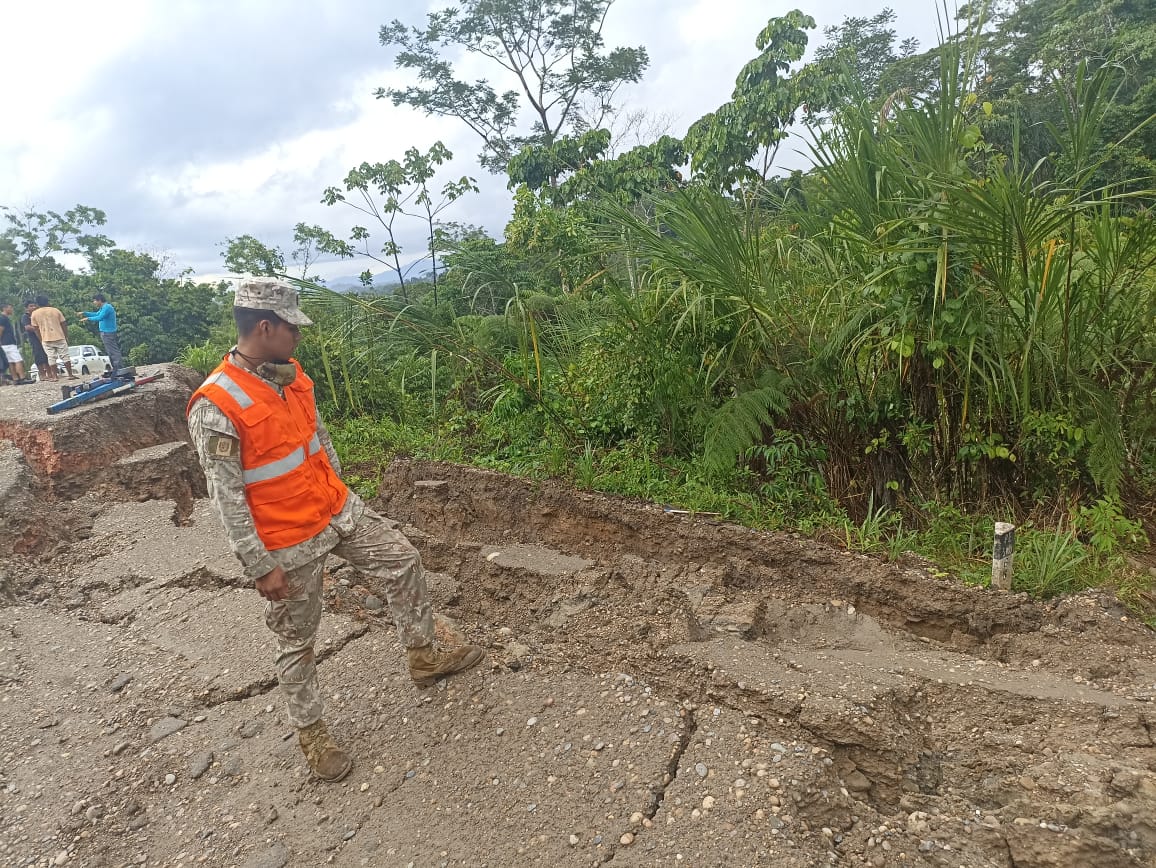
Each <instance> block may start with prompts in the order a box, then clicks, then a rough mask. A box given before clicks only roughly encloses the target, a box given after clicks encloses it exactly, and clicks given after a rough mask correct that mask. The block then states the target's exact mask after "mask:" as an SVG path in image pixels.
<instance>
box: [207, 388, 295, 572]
mask: <svg viewBox="0 0 1156 868" xmlns="http://www.w3.org/2000/svg"><path fill="white" fill-rule="evenodd" d="M189 434H190V435H191V437H192V441H193V448H194V449H196V450H197V458H198V459H199V460H200V462H201V469H202V470H204V471H205V481H206V482H207V483H208V488H209V499H210V502H211V503H212V504H213V509H214V510H215V511H216V513H217V517H218V518H220V520H221V524H222V525H224V527H225V533H226V534H227V535H228V537H229V545H230V546H231V547H232V549H233V554H235V555H236V556H237V559H238V560H239V561H240V562H241V566H242V567H243V568H244V570H245V575H246V576H248V577H249V578H250V579H259V578H261V576H264V575H266V574H268V573H269V572H271V571H272V570H273V569H274V568H275V567H276V566H277V562H276V561H275V560H274V559H273V557H272V556H271V555H270V554H269V551H268V549H266V548H265V544H264V543H263V542H261V538H260V537H259V536H257V528H256V527H255V526H254V524H253V515H252V513H250V512H249V504H248V502H247V501H246V500H245V485H244V482H243V481H242V478H241V444H240V441H239V440H238V439H237V429H236V428H234V427H233V423H232V422H230V421H229V418H228V417H227V416H226V415H225V414H224V413H222V412H221V411H220V410H219V409H218V408H217V407H216V406H215V405H214V404H213V402H212V401H209V400H207V399H205V398H201V399H200V400H198V401H197V402H196V403H195V404H193V407H192V410H191V412H190V413H189Z"/></svg>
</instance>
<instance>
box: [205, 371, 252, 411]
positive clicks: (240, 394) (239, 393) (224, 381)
mask: <svg viewBox="0 0 1156 868" xmlns="http://www.w3.org/2000/svg"><path fill="white" fill-rule="evenodd" d="M213 384H216V385H218V386H220V387H221V388H222V389H224V390H225V391H226V392H228V393H229V397H230V398H232V399H233V400H234V401H236V402H237V403H238V404H240V405H241V409H242V410H244V409H246V408H248V407H252V406H253V399H252V398H250V397H249V396H248V395H247V394H245V390H244V389H242V388H241V387H240V386H239V385H237V381H236V380H234V379H233V378H232V377H230V376H229V375H228V374H226V373H225V372H224V371H217V373H215V374H213V375H212V376H211V377H209V378H208V379H206V380H205V382H204V383H203V384H202V386H201V387H202V388H204V387H205V386H211V385H213Z"/></svg>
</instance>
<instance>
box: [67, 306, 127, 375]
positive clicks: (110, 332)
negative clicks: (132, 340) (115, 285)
mask: <svg viewBox="0 0 1156 868" xmlns="http://www.w3.org/2000/svg"><path fill="white" fill-rule="evenodd" d="M92 304H93V307H94V308H95V310H94V311H92V312H90V311H86V310H78V311H77V313H78V314H80V315H81V316H83V317H84V318H85V319H87V320H88V321H89V322H94V323H96V327H97V328H98V329H99V330H100V339H101V341H102V342H103V343H104V351H105V352H106V353H108V361H109V363H110V364H111V365H112V369H113V370H114V371H119V370H120V369H121V368H122V367H124V357H123V356H121V354H120V339H119V338H118V337H117V335H116V310H115V309H114V308H113V306H112V305H111V304H109V303H108V302H107V301H105V300H104V296H103V295H102V294H101V293H99V292H98V293H96V295H94V296H93V297H92Z"/></svg>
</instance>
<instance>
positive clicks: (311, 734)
mask: <svg viewBox="0 0 1156 868" xmlns="http://www.w3.org/2000/svg"><path fill="white" fill-rule="evenodd" d="M297 740H298V741H299V742H300V743H301V752H302V753H304V754H305V761H306V762H307V763H309V768H310V770H312V772H313V774H315V775H317V777H319V778H321V780H323V781H339V780H341V779H342V778H343V777H345V776H346V775H347V774H349V770H350V769H351V768H353V759H352V758H351V757H350V756H349V754H347V753H346V752H345V751H343V750H342V749H341V748H339V747H338V746H337V743H336V742H335V741H334V740H333V737H332V736H331V735H330V734H329V731H328V730H327V729H326V728H325V721H324V720H318V721H316V722H314V723H311V724H309V726H307V727H305V728H304V729H299V730H297Z"/></svg>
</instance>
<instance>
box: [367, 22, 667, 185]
mask: <svg viewBox="0 0 1156 868" xmlns="http://www.w3.org/2000/svg"><path fill="white" fill-rule="evenodd" d="M613 2H614V0H570V2H562V0H459V2H458V3H456V4H454V5H452V6H449V7H447V8H444V9H441V10H439V11H435V12H431V13H429V15H428V18H427V22H426V26H425V28H419V27H412V26H409V25H406V24H404V23H402V22H401V21H398V20H394V21H393V22H392V23H390V24H387V25H385V26H383V27H382V28H381V31H380V34H379V35H380V40H381V44H382V45H384V46H386V47H397V48H399V49H400V50H399V51H398V54H397V57H396V59H395V62H396V64H397V66H398V67H399V68H401V69H412V70H415V71H416V72H417V75H418V80H419V82H420V84H417V85H411V86H408V87H404V88H378V90H377V91H376V95H377V96H378V98H388V99H390V100H391V101H392V102H393V104H394V105H395V106H400V105H408V106H411V107H412V108H416V109H419V110H420V111H422V112H424V113H425V114H427V115H441V116H445V117H456V118H458V119H459V120H461V121H462V122H463V123H465V124H466V125H467V126H468V127H469V128H470V129H472V130H473V131H474V132H475V133H477V135H478V136H479V137H480V138H481V140H482V143H483V144H482V152H481V154H480V155H479V157H478V159H479V161H480V162H481V164H482V165H483V166H485V167H486V168H487V169H489V170H490V171H491V172H495V173H500V172H503V171H505V169H506V164H507V163H508V162H509V160H510V158H511V157H512V156H513V155H514V154H516V153H517V152H518V151H519V150H520V149H521V148H523V147H525V146H526V145H535V144H544V145H549V144H551V143H553V142H554V140H555V139H556V138H558V136H560V135H562V134H563V133H565V132H582V131H583V130H587V129H593V128H597V127H599V126H601V124H602V121H603V120H604V119H605V118H606V117H607V115H608V114H610V113H612V112H613V110H614V97H615V95H616V94H617V92H618V90H619V88H621V87H622V85H624V84H626V83H628V82H637V81H638V80H639V79H641V78H642V74H643V72H644V71H645V69H646V67H647V65H648V63H649V58H648V56H647V53H646V49H645V48H643V47H641V46H639V47H637V48H621V47H620V48H614V49H612V50H609V51H607V50H605V47H604V42H603V39H602V28H603V25H604V24H605V21H606V15H607V13H608V12H609V10H610V7H611V6H612V5H613ZM457 52H465V53H467V54H476V55H481V56H482V57H485V58H487V59H488V60H489V61H491V62H492V63H493V64H495V65H496V66H497V67H498V68H499V69H500V70H501V72H500V74H501V75H502V76H503V77H504V78H507V79H508V80H510V81H512V82H516V88H513V89H510V90H506V91H502V92H501V93H499V92H498V90H497V89H496V88H495V85H494V84H492V83H491V82H490V80H489V79H485V78H481V79H477V80H475V81H473V82H468V81H464V80H462V79H461V78H460V77H459V75H458V73H457V72H456V71H455V69H454V66H453V63H452V61H451V59H449V57H448V55H449V54H451V53H457ZM523 98H524V99H525V105H526V107H527V108H528V109H529V110H530V113H531V114H532V115H533V118H534V120H533V125H532V127H531V129H530V131H529V132H528V133H519V132H518V130H519V114H520V112H521V109H522V108H523V103H522V100H523Z"/></svg>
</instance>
